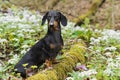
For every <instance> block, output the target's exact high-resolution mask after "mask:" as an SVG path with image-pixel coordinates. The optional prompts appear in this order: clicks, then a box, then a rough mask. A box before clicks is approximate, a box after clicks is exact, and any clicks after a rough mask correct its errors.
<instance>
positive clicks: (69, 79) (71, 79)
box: [65, 77, 74, 80]
mask: <svg viewBox="0 0 120 80" xmlns="http://www.w3.org/2000/svg"><path fill="white" fill-rule="evenodd" d="M65 80H74V79H73V78H72V77H67V78H66V79H65Z"/></svg>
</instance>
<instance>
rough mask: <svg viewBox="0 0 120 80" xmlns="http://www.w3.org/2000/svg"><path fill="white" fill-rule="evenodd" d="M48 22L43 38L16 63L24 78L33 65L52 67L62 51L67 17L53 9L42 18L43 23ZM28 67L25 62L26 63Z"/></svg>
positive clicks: (16, 69)
mask: <svg viewBox="0 0 120 80" xmlns="http://www.w3.org/2000/svg"><path fill="white" fill-rule="evenodd" d="M46 21H47V22H48V31H47V33H46V35H45V37H43V38H42V39H40V40H39V41H38V42H37V43H36V44H35V45H34V46H32V47H31V49H30V50H29V51H28V52H27V53H26V54H25V55H24V56H23V57H22V59H21V60H20V61H19V62H18V63H17V64H16V65H15V67H14V69H15V72H16V73H20V75H21V76H22V77H23V78H26V77H27V74H28V73H29V72H31V71H32V69H31V68H30V67H31V66H32V65H36V66H37V67H40V66H41V65H42V64H43V63H45V65H46V67H52V63H54V62H55V58H56V56H57V55H58V53H59V52H60V51H61V49H62V47H63V45H64V43H63V39H62V36H61V24H62V25H63V26H66V25H67V18H66V17H65V16H64V15H63V14H62V13H60V12H58V11H55V10H52V11H48V12H47V13H46V14H45V15H44V16H43V18H42V24H41V25H44V24H45V22H46ZM26 63H27V65H26V67H24V66H23V64H26Z"/></svg>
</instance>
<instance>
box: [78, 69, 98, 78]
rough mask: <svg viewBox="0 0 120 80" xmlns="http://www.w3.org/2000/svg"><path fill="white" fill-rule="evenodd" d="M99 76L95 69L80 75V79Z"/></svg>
mask: <svg viewBox="0 0 120 80" xmlns="http://www.w3.org/2000/svg"><path fill="white" fill-rule="evenodd" d="M95 74H97V72H96V70H95V69H91V70H88V71H83V72H81V73H79V74H78V76H79V77H82V78H83V77H89V76H91V75H95Z"/></svg>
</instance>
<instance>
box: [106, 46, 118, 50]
mask: <svg viewBox="0 0 120 80" xmlns="http://www.w3.org/2000/svg"><path fill="white" fill-rule="evenodd" d="M116 49H117V48H116V47H114V46H112V47H106V48H105V49H104V50H105V51H107V50H109V51H115V50H116Z"/></svg>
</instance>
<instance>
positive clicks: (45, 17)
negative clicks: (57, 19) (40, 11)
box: [41, 12, 48, 25]
mask: <svg viewBox="0 0 120 80" xmlns="http://www.w3.org/2000/svg"><path fill="white" fill-rule="evenodd" d="M47 15H48V12H47V13H46V14H45V15H44V16H43V18H42V23H41V25H44V23H45V21H46V19H47Z"/></svg>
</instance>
